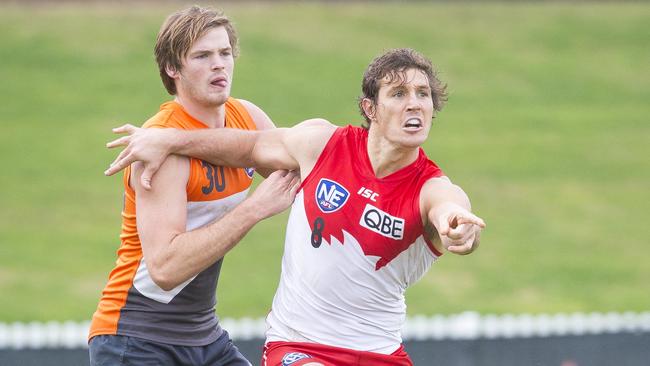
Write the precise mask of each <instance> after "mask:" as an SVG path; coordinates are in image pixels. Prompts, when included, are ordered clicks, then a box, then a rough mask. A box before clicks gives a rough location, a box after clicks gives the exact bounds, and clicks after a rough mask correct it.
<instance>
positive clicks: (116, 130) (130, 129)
mask: <svg viewBox="0 0 650 366" xmlns="http://www.w3.org/2000/svg"><path fill="white" fill-rule="evenodd" d="M135 129H136V127H135V126H134V125H132V124H130V123H127V124H125V125H122V126H120V127H115V128H113V130H112V131H113V133H128V134H131V133H133V131H135Z"/></svg>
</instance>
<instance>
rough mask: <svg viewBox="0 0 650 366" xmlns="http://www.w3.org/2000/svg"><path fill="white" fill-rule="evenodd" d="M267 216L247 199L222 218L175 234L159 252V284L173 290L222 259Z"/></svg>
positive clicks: (157, 261)
mask: <svg viewBox="0 0 650 366" xmlns="http://www.w3.org/2000/svg"><path fill="white" fill-rule="evenodd" d="M263 218H264V217H263V216H260V214H259V210H256V209H255V207H253V205H252V204H251V203H250V202H249V201H248V200H246V201H244V202H242V203H241V204H239V205H238V206H236V207H235V208H234V209H233V210H232V211H230V212H229V213H227V214H226V215H225V216H223V217H222V218H221V219H219V220H217V221H215V222H213V223H211V224H209V225H206V226H203V227H201V228H199V229H196V230H192V231H188V232H184V233H180V234H178V235H176V236H174V237H173V238H172V240H171V242H170V243H169V245H167V246H166V247H165V248H164V249H163V250H161V251H160V252H159V253H157V255H156V260H155V268H156V278H157V281H156V282H157V283H158V285H159V286H160V287H161V288H163V289H165V290H170V289H172V288H174V287H176V286H178V285H179V284H181V283H183V282H184V281H186V280H188V279H189V278H191V277H193V276H195V275H197V274H198V273H200V272H201V271H203V270H205V269H206V268H208V267H209V266H211V265H212V264H213V263H215V262H216V261H218V260H219V259H221V258H222V257H223V256H224V255H225V254H226V253H228V251H230V249H232V248H233V247H234V246H235V245H237V243H239V241H241V239H242V238H243V237H244V236H245V235H246V233H248V231H249V230H250V229H251V228H252V227H253V226H254V225H255V224H256V223H257V222H259V221H261V220H262V219H263Z"/></svg>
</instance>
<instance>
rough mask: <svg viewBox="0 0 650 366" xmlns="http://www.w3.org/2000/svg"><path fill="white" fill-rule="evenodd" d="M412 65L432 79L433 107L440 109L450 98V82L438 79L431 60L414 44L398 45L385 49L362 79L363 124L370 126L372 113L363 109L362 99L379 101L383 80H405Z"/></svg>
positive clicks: (430, 81)
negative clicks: (410, 45) (409, 45)
mask: <svg viewBox="0 0 650 366" xmlns="http://www.w3.org/2000/svg"><path fill="white" fill-rule="evenodd" d="M410 69H418V70H420V71H422V72H423V73H424V74H425V75H426V76H427V79H428V80H429V87H430V88H431V100H432V101H433V108H434V109H435V110H436V111H440V110H441V109H442V107H443V106H444V104H445V102H446V101H447V85H446V84H444V83H442V81H440V79H438V75H437V72H436V71H435V70H434V69H433V65H432V64H431V61H430V60H429V59H428V58H426V57H424V56H423V55H422V54H420V53H419V52H417V51H415V50H413V49H410V48H397V49H392V50H389V51H387V52H385V53H384V54H383V55H381V56H379V57H376V58H375V59H374V60H372V62H371V63H370V65H368V68H367V69H366V71H365V72H364V73H363V81H362V83H361V96H360V97H359V98H358V102H359V111H360V112H361V115H362V116H363V118H365V120H366V123H367V125H366V124H363V125H362V127H363V128H365V129H368V128H369V127H370V123H371V120H370V117H369V116H368V115H367V114H366V112H365V111H364V110H363V107H362V102H363V100H364V99H366V98H368V99H370V100H371V101H372V103H373V106H375V105H377V96H378V95H379V89H380V87H381V81H382V80H383V79H384V78H385V77H387V76H388V82H389V83H392V82H393V81H395V80H400V81H402V82H404V81H405V79H406V78H405V73H406V71H407V70H410Z"/></svg>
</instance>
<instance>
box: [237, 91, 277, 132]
mask: <svg viewBox="0 0 650 366" xmlns="http://www.w3.org/2000/svg"><path fill="white" fill-rule="evenodd" d="M232 100H233V101H236V103H239V104H240V105H241V106H242V107H243V108H244V110H246V112H248V114H249V115H250V117H251V119H252V120H253V122H254V123H255V126H256V127H257V129H258V130H268V129H270V128H275V124H274V123H273V121H271V118H270V117H269V116H268V115H267V114H266V113H265V112H264V111H263V110H262V108H260V107H258V106H257V105H255V104H254V103H252V102H249V101H248V100H246V99H234V98H232Z"/></svg>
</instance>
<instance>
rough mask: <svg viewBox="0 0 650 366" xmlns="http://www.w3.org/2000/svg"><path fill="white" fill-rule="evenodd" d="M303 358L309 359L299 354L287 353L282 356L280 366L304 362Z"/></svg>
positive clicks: (307, 356)
mask: <svg viewBox="0 0 650 366" xmlns="http://www.w3.org/2000/svg"><path fill="white" fill-rule="evenodd" d="M305 358H311V356H310V355H308V354H305V353H300V352H291V353H287V354H285V355H284V357H282V366H289V365H291V364H292V363H294V362H296V361H300V360H304V359H305Z"/></svg>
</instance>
